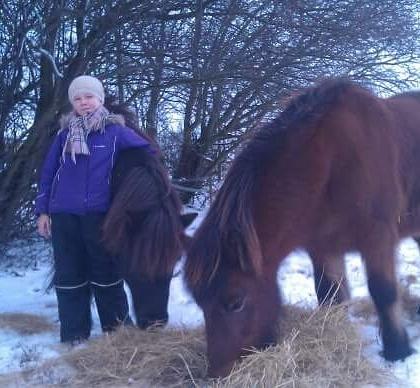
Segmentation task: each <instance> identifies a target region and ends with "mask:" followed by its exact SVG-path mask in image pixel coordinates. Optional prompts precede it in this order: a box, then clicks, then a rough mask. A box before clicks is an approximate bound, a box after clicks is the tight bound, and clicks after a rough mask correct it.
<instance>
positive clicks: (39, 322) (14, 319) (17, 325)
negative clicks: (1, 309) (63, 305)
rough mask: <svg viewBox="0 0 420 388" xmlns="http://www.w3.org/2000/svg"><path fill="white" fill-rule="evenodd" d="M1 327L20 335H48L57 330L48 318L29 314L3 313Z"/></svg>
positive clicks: (0, 320) (0, 318) (0, 316)
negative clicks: (47, 333)
mask: <svg viewBox="0 0 420 388" xmlns="http://www.w3.org/2000/svg"><path fill="white" fill-rule="evenodd" d="M0 327H1V328H3V329H9V330H13V331H16V332H17V333H19V334H20V335H32V334H39V333H46V332H49V331H53V330H56V329H57V325H54V324H53V323H51V322H50V321H49V320H48V318H46V317H44V316H41V315H35V314H27V313H1V314H0Z"/></svg>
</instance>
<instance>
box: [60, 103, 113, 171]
mask: <svg viewBox="0 0 420 388" xmlns="http://www.w3.org/2000/svg"><path fill="white" fill-rule="evenodd" d="M109 115H110V113H109V111H108V109H106V108H105V107H104V106H101V107H99V108H98V109H96V110H95V111H94V112H92V113H88V114H86V115H84V116H78V115H77V114H76V112H74V111H73V112H72V113H71V114H70V118H69V133H68V135H67V139H66V142H65V144H64V147H63V160H64V159H65V154H66V153H70V154H71V159H72V160H73V162H74V163H76V154H79V155H89V154H90V152H89V148H88V146H87V137H88V135H89V133H91V132H95V131H101V132H103V131H104V130H105V124H106V122H107V119H108V117H109Z"/></svg>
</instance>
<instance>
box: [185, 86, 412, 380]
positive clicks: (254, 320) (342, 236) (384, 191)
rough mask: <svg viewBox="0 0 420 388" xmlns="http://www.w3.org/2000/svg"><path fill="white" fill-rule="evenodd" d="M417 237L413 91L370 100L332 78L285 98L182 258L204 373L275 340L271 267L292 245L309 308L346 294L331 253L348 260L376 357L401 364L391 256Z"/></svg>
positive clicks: (402, 335) (340, 267) (276, 305)
mask: <svg viewBox="0 0 420 388" xmlns="http://www.w3.org/2000/svg"><path fill="white" fill-rule="evenodd" d="M419 231H420V93H405V94H401V95H397V96H395V97H392V98H387V99H382V98H378V97H376V96H374V95H372V93H370V92H369V91H367V90H365V89H364V88H362V87H360V86H357V85H356V84H354V83H352V82H350V81H348V80H345V79H333V80H326V81H324V82H322V83H320V84H318V85H317V86H315V87H312V88H310V89H307V90H305V91H304V92H303V93H302V94H300V95H299V96H297V97H295V98H293V99H292V100H291V101H290V103H289V104H288V106H287V107H286V109H285V110H284V112H283V113H282V114H281V115H279V116H278V117H277V118H276V119H275V120H273V121H272V122H271V123H269V124H268V125H266V126H264V127H263V128H262V129H260V130H259V131H258V132H256V134H255V135H254V137H253V138H252V139H251V140H250V141H249V142H248V144H247V145H246V146H245V148H244V149H243V150H242V152H241V153H240V154H239V155H238V156H237V157H236V159H235V161H234V163H233V165H232V167H231V169H230V170H229V172H228V174H227V177H226V179H225V181H224V184H223V185H222V187H221V189H220V191H219V193H218V195H217V197H216V199H215V202H214V203H213V205H212V206H211V207H210V210H209V212H208V214H207V216H206V218H205V219H204V221H203V223H202V224H201V226H200V228H199V229H198V230H197V232H196V234H195V236H194V238H193V241H192V244H191V245H190V248H189V251H188V256H187V261H186V266H185V277H186V282H187V285H188V287H189V289H190V290H191V292H192V294H193V296H194V298H195V300H196V301H197V303H198V304H199V306H200V307H201V308H202V309H203V312H204V317H205V324H206V336H207V352H208V358H209V374H210V375H211V376H223V375H226V374H227V373H229V371H230V369H231V367H232V366H233V363H234V361H235V360H237V359H238V358H239V357H240V356H241V355H243V354H245V353H246V351H247V349H248V350H249V348H252V347H254V348H262V347H264V346H267V345H269V344H272V343H274V342H275V341H276V338H277V335H278V333H277V328H278V325H277V323H278V322H277V321H278V317H279V312H280V296H279V292H278V286H277V278H276V274H277V269H278V265H279V263H280V262H281V261H282V260H283V259H284V258H285V257H286V255H287V254H289V253H290V252H291V251H293V250H294V249H296V248H303V249H305V250H306V251H307V252H308V253H309V255H310V257H311V260H312V264H313V268H314V277H315V289H316V293H317V298H318V301H319V302H320V303H329V302H341V301H343V300H345V299H346V298H347V297H348V296H349V291H348V287H347V282H346V275H345V268H344V260H343V256H344V254H345V253H346V252H349V251H359V252H360V253H361V255H362V256H363V258H364V262H365V267H366V272H367V278H368V287H369V291H370V294H371V296H372V299H373V301H374V303H375V305H376V309H377V312H378V315H379V319H380V325H381V333H382V340H383V348H384V350H383V356H384V357H385V359H387V360H400V359H404V358H405V357H407V356H409V355H410V354H411V353H412V351H413V350H412V348H411V347H410V344H409V340H408V337H407V334H406V331H405V329H404V327H403V325H402V323H401V316H400V312H399V296H398V290H397V282H396V274H395V255H394V250H395V247H396V244H397V243H398V241H399V239H400V238H401V237H403V236H408V235H414V234H415V233H418V232H419Z"/></svg>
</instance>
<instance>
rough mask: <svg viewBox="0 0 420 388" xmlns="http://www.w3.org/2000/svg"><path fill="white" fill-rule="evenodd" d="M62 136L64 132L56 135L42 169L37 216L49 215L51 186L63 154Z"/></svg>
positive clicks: (37, 198)
mask: <svg viewBox="0 0 420 388" xmlns="http://www.w3.org/2000/svg"><path fill="white" fill-rule="evenodd" d="M61 135H62V132H59V133H58V134H57V135H56V137H55V139H54V141H53V143H52V144H51V146H50V148H49V150H48V153H47V156H46V157H45V160H44V164H43V166H42V169H41V174H40V179H39V182H38V195H37V196H36V198H35V213H36V214H37V215H40V214H48V213H49V202H50V194H51V186H52V183H53V181H54V177H55V175H56V173H57V170H58V168H59V166H60V157H61V153H62V151H61V148H62V147H61V140H62V139H61V137H62V136H61Z"/></svg>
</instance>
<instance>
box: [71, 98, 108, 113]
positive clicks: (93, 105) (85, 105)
mask: <svg viewBox="0 0 420 388" xmlns="http://www.w3.org/2000/svg"><path fill="white" fill-rule="evenodd" d="M71 104H72V105H73V108H74V110H75V111H76V113H77V114H78V115H80V116H84V115H86V114H88V113H92V112H93V111H95V110H96V109H98V108H99V107H100V106H102V102H101V101H100V100H99V98H98V97H96V96H95V95H94V94H91V93H80V94H77V95H76V97H74V99H73V101H72V103H71Z"/></svg>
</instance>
